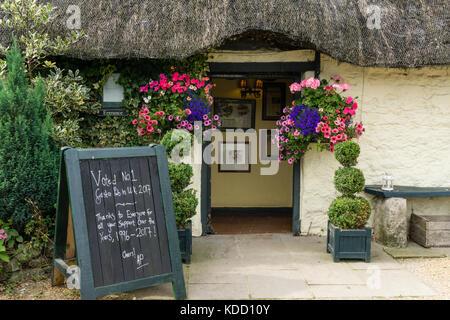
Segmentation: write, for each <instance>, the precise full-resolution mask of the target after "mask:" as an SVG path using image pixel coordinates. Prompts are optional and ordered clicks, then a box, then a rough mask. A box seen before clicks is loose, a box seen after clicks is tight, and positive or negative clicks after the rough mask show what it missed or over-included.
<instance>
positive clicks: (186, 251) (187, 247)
mask: <svg viewBox="0 0 450 320" xmlns="http://www.w3.org/2000/svg"><path fill="white" fill-rule="evenodd" d="M177 231H178V240H179V241H180V252H181V260H182V261H183V263H186V264H190V263H191V254H192V221H190V220H189V224H188V226H187V227H186V229H182V230H177Z"/></svg>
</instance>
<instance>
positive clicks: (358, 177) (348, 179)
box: [334, 167, 365, 195]
mask: <svg viewBox="0 0 450 320" xmlns="http://www.w3.org/2000/svg"><path fill="white" fill-rule="evenodd" d="M364 185H365V179H364V174H363V173H362V171H361V170H359V169H358V168H351V167H345V168H340V169H337V170H336V172H335V173H334V186H335V188H336V190H337V191H339V192H340V193H342V194H344V195H352V194H354V193H358V192H361V191H363V190H364Z"/></svg>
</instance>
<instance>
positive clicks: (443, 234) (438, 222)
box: [410, 213, 450, 248]
mask: <svg viewBox="0 0 450 320" xmlns="http://www.w3.org/2000/svg"><path fill="white" fill-rule="evenodd" d="M410 236H411V239H412V240H414V241H415V242H417V243H418V244H420V245H421V246H423V247H425V248H429V247H449V246H450V215H448V216H447V215H446V216H444V215H436V216H419V215H416V214H414V213H413V214H411V220H410Z"/></svg>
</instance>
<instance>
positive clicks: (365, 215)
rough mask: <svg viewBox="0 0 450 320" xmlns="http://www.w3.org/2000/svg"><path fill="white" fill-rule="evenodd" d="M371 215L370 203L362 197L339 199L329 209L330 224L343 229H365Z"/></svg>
mask: <svg viewBox="0 0 450 320" xmlns="http://www.w3.org/2000/svg"><path fill="white" fill-rule="evenodd" d="M370 213H371V210H370V204H369V201H367V200H366V199H364V198H362V197H348V196H340V197H337V198H336V199H334V200H333V202H332V203H331V205H330V207H329V209H328V217H329V219H330V222H331V223H332V224H334V225H335V226H337V227H339V228H341V229H361V228H363V227H364V225H365V224H366V223H367V220H368V219H369V217H370Z"/></svg>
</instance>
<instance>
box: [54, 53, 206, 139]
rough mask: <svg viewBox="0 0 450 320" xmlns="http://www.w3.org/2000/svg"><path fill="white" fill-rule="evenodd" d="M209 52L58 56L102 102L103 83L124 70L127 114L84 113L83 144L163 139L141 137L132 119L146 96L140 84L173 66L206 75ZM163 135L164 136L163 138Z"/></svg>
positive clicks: (181, 71) (180, 70) (182, 71)
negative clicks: (102, 57) (85, 57)
mask: <svg viewBox="0 0 450 320" xmlns="http://www.w3.org/2000/svg"><path fill="white" fill-rule="evenodd" d="M207 58H208V56H207V53H205V54H197V55H195V56H192V57H189V58H186V59H180V60H174V59H167V60H164V59H145V60H96V61H81V60H76V59H68V58H62V57H58V58H55V59H54V60H55V61H56V63H57V65H58V66H59V67H60V68H64V69H66V70H69V69H78V70H79V75H80V76H81V77H83V79H84V81H85V86H86V87H88V88H90V89H91V92H90V96H91V100H90V101H101V98H102V94H103V85H104V84H105V83H106V82H107V81H108V79H109V77H110V76H111V75H112V74H113V73H120V77H119V79H118V80H117V82H118V84H120V85H122V86H123V87H124V100H123V102H122V109H123V110H124V111H125V113H126V115H125V116H122V117H110V116H106V117H99V116H98V115H96V114H86V115H83V120H82V121H80V131H79V132H80V137H81V139H82V141H81V144H82V145H83V146H87V147H89V146H90V147H125V146H144V145H148V144H149V143H151V142H157V143H158V142H159V140H160V139H159V138H158V137H143V136H139V135H138V134H137V131H136V127H135V126H134V125H133V124H132V121H133V120H134V119H135V118H136V114H137V113H138V112H139V110H141V108H142V101H143V97H144V96H146V95H148V94H144V93H142V92H140V87H141V86H144V85H145V84H146V83H148V82H149V80H152V79H155V80H156V79H158V78H159V75H160V74H161V73H169V72H171V70H172V67H174V68H176V70H177V71H178V72H180V73H188V74H190V75H192V76H195V77H201V76H204V75H206V73H207V71H208V63H207ZM160 138H162V137H160Z"/></svg>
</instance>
